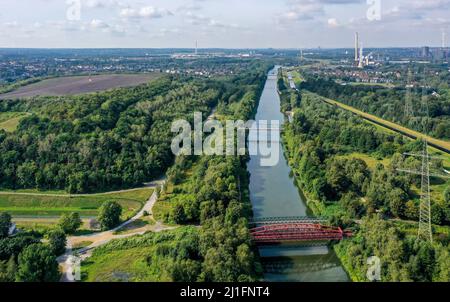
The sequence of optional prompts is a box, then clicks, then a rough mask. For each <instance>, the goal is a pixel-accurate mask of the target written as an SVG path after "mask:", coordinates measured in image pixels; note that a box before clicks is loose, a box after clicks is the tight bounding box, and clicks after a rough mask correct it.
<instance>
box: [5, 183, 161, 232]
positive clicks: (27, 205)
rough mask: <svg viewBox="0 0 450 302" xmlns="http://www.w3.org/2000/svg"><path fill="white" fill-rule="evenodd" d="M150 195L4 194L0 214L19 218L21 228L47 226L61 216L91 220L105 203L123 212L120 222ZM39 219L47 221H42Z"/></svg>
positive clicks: (141, 192)
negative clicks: (32, 225) (112, 204)
mask: <svg viewBox="0 0 450 302" xmlns="http://www.w3.org/2000/svg"><path fill="white" fill-rule="evenodd" d="M152 194H153V189H150V188H144V189H138V190H133V191H129V192H120V193H113V194H108V193H104V194H93V195H72V196H69V195H67V196H62V195H54V196H52V195H51V194H49V195H37V194H32V193H30V194H27V195H21V194H13V193H11V194H10V193H8V192H4V193H1V194H0V212H8V213H10V214H11V215H12V216H13V218H22V219H21V223H22V224H25V223H27V222H28V223H44V222H46V223H47V224H51V223H53V222H55V221H56V219H55V218H58V217H59V216H60V215H61V214H63V213H71V212H77V213H79V214H80V216H81V217H82V218H83V217H84V218H89V217H95V216H97V214H98V210H99V208H100V206H101V205H102V204H103V203H104V202H105V201H109V200H113V201H117V202H118V203H119V204H120V205H121V206H122V208H123V213H122V219H127V218H130V217H132V216H133V215H134V214H135V213H136V212H137V211H139V209H140V208H141V207H142V205H143V204H144V203H145V202H146V201H147V200H148V199H149V198H150V196H151V195H152ZM25 218H27V219H28V220H27V219H25ZM41 219H49V220H47V221H42V220H41ZM39 220H41V221H39ZM44 224H45V223H44Z"/></svg>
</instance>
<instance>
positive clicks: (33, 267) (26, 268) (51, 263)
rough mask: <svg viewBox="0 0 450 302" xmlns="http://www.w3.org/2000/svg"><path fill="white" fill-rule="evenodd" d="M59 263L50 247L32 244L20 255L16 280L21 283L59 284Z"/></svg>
mask: <svg viewBox="0 0 450 302" xmlns="http://www.w3.org/2000/svg"><path fill="white" fill-rule="evenodd" d="M59 277H60V275H59V270H58V262H56V256H55V255H54V254H53V251H52V250H51V248H50V247H49V246H46V245H43V244H41V243H38V244H32V245H30V246H28V247H27V248H25V249H24V250H23V251H22V252H21V253H20V255H19V267H18V271H17V275H16V280H17V281H19V282H57V281H58V280H59Z"/></svg>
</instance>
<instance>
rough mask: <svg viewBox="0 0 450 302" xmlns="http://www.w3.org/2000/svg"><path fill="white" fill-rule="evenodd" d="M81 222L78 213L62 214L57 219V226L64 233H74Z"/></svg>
mask: <svg viewBox="0 0 450 302" xmlns="http://www.w3.org/2000/svg"><path fill="white" fill-rule="evenodd" d="M82 224H83V222H82V221H81V218H80V214H78V213H70V214H63V215H62V216H61V218H60V220H59V223H58V226H59V227H60V228H61V229H62V230H63V231H64V233H66V234H73V233H75V232H76V231H77V230H78V229H79V228H80V226H81V225H82Z"/></svg>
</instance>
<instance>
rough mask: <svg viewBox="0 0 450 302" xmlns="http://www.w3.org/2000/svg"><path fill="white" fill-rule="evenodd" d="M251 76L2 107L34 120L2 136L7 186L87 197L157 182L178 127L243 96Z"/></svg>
mask: <svg viewBox="0 0 450 302" xmlns="http://www.w3.org/2000/svg"><path fill="white" fill-rule="evenodd" d="M246 76H248V78H249V79H253V78H254V77H252V75H251V73H250V74H248V73H247V74H245V76H242V77H240V78H239V77H237V76H236V77H235V78H231V79H230V80H228V82H227V81H225V80H223V81H221V80H203V79H194V78H189V77H186V78H185V77H163V78H160V79H157V80H154V81H152V82H151V83H149V84H147V85H142V86H138V87H135V88H126V89H117V90H114V91H111V92H102V93H97V94H90V95H84V96H75V97H45V98H44V97H41V98H36V99H33V100H29V101H2V103H1V105H0V110H1V111H3V112H6V111H28V112H30V113H32V114H31V115H30V116H28V117H26V118H24V119H23V120H22V121H21V123H20V124H19V126H18V129H17V131H15V132H14V133H6V132H4V131H1V132H0V154H1V155H0V186H1V187H3V188H8V189H18V188H38V189H65V190H67V191H68V192H71V193H82V192H92V191H101V190H111V189H114V188H124V187H132V186H137V185H140V184H142V183H143V182H144V181H149V180H151V179H153V178H155V177H157V176H160V175H162V174H163V173H164V172H165V171H166V169H167V168H168V167H169V166H170V165H171V164H172V162H173V155H172V153H171V150H170V143H171V138H172V136H173V135H172V133H171V132H170V128H171V127H170V126H171V123H172V121H174V120H176V119H179V118H183V119H187V120H192V119H193V112H195V111H198V112H202V113H203V114H204V116H205V118H206V116H207V115H208V114H209V113H210V111H211V110H212V108H213V107H215V106H216V105H217V104H218V102H219V100H222V99H228V98H230V97H232V96H234V97H240V96H241V94H242V93H243V92H242V91H241V87H239V85H241V84H242V83H243V82H245V81H247V80H243V79H245V77H246ZM250 84H251V83H250ZM231 88H233V89H234V90H233V89H231ZM222 102H223V101H222ZM243 113H245V111H243Z"/></svg>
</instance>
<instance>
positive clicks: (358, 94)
mask: <svg viewBox="0 0 450 302" xmlns="http://www.w3.org/2000/svg"><path fill="white" fill-rule="evenodd" d="M300 88H301V89H305V90H309V91H312V92H315V93H318V94H320V95H322V96H324V97H327V98H330V99H333V100H336V101H339V102H342V103H344V104H347V105H349V106H352V107H355V108H357V109H360V110H362V111H364V112H367V113H370V114H373V115H376V116H378V117H381V118H383V119H386V120H389V121H392V122H395V123H398V124H401V125H403V126H406V127H408V128H410V129H413V130H417V131H419V132H424V126H423V124H424V123H423V122H424V118H425V116H427V114H426V109H424V108H423V107H422V104H421V102H422V89H421V88H413V89H410V90H411V91H408V90H407V89H399V88H397V89H389V88H383V87H378V86H376V87H374V86H353V85H341V84H338V83H336V82H334V81H333V80H327V79H322V78H315V77H312V76H310V77H308V78H307V81H305V82H303V83H302V84H301V85H300ZM438 91H439V93H438V94H434V95H433V92H434V90H433V89H431V88H428V89H426V90H425V98H426V99H427V103H428V112H429V117H430V119H427V122H428V123H429V124H428V125H427V126H426V129H427V130H426V132H427V133H428V134H429V135H431V136H434V137H436V138H440V139H445V140H450V90H449V89H440V90H438ZM407 98H410V100H411V104H412V112H413V116H414V117H410V116H406V115H405V103H406V99H407Z"/></svg>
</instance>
